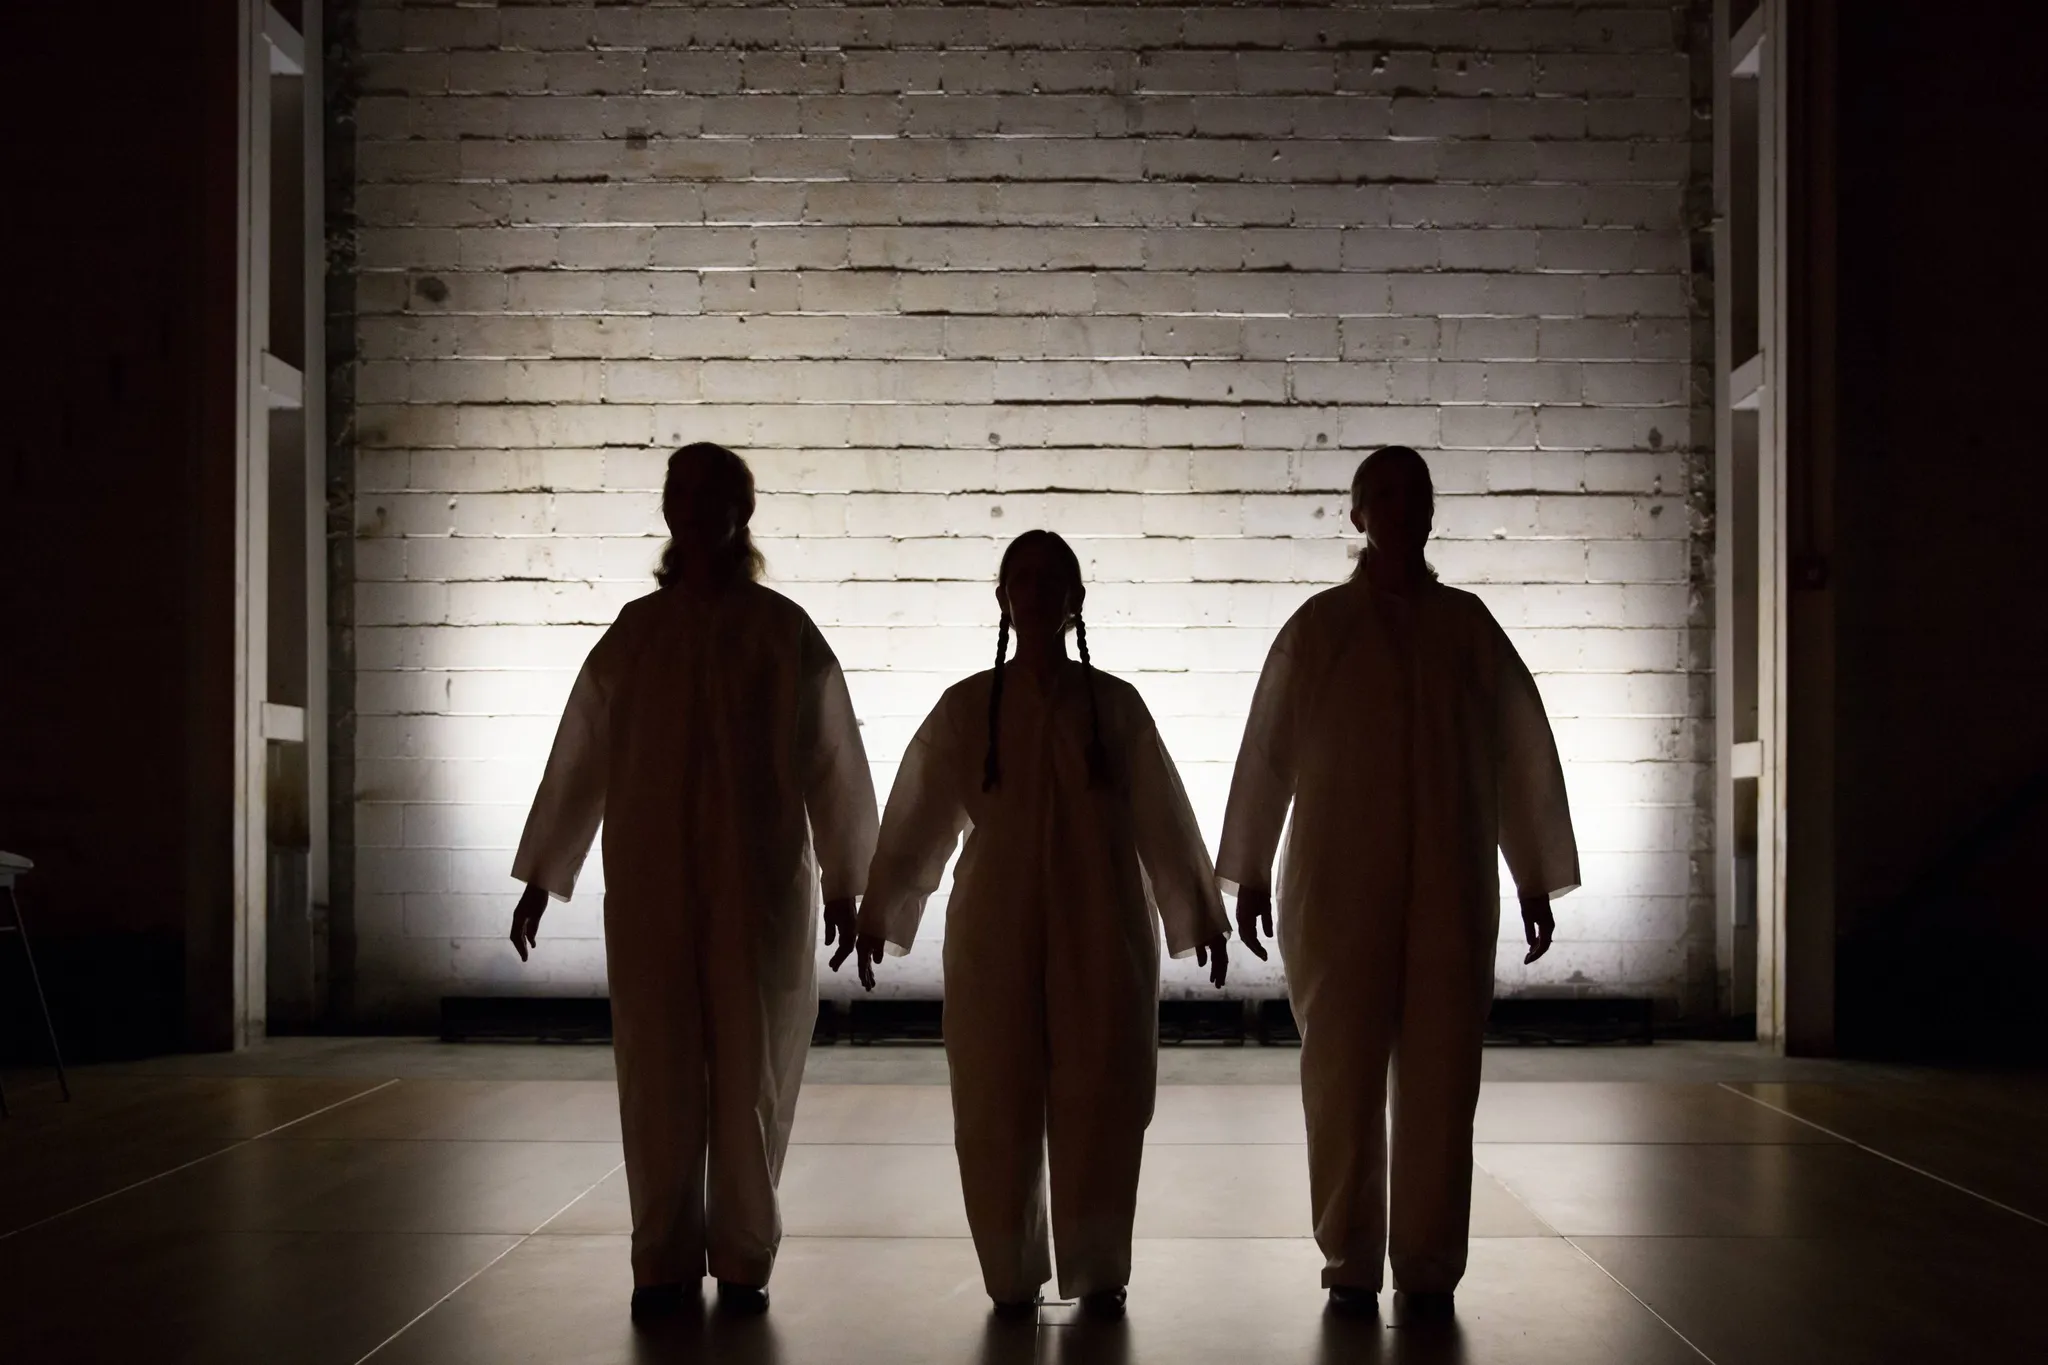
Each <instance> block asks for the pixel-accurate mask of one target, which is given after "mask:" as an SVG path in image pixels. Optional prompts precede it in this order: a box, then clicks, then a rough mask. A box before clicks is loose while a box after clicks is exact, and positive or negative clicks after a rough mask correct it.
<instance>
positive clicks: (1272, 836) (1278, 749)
mask: <svg viewBox="0 0 2048 1365" xmlns="http://www.w3.org/2000/svg"><path fill="white" fill-rule="evenodd" d="M1301 619H1302V618H1301V615H1300V614H1299V613H1297V614H1296V615H1295V617H1294V619H1293V620H1291V621H1289V622H1288V623H1287V624H1286V626H1285V627H1283V628H1282V629H1281V631H1280V636H1279V638H1278V639H1276V640H1274V641H1273V648H1272V650H1271V651H1269V652H1268V653H1267V655H1266V667H1265V669H1264V671H1262V672H1261V673H1260V674H1259V686H1258V690H1257V691H1256V692H1254V693H1253V694H1252V712H1251V715H1250V716H1249V717H1248V718H1247V719H1246V721H1245V726H1244V742H1243V743H1242V744H1241V745H1240V746H1239V747H1238V751H1237V767H1236V769H1235V770H1234V771H1233V772H1232V773H1231V775H1230V803H1229V804H1228V805H1227V806H1225V807H1224V813H1223V842H1222V845H1221V847H1219V848H1218V850H1217V856H1216V875H1217V878H1218V880H1219V881H1220V882H1221V884H1222V887H1223V889H1224V890H1225V891H1228V892H1231V893H1233V894H1234V893H1236V892H1238V891H1239V890H1241V889H1243V888H1244V887H1247V886H1253V887H1271V886H1272V884H1273V855H1274V853H1275V852H1277V851H1278V849H1279V847H1280V831H1281V830H1282V829H1283V828H1284V827H1285V826H1286V824H1287V807H1288V806H1289V805H1290V804H1291V803H1292V802H1293V800H1294V783H1295V774H1296V761H1297V757H1296V750H1295V727H1296V725H1297V724H1298V722H1299V719H1300V718H1299V717H1298V716H1297V715H1296V714H1295V712H1296V709H1297V708H1296V699H1295V675H1296V672H1297V655H1298V651H1299V649H1300V639H1301Z"/></svg>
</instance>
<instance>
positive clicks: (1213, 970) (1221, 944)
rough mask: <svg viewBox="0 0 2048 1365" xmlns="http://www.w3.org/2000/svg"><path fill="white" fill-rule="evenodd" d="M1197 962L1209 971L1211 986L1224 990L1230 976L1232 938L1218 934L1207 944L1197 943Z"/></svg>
mask: <svg viewBox="0 0 2048 1365" xmlns="http://www.w3.org/2000/svg"><path fill="white" fill-rule="evenodd" d="M1195 961H1196V963H1198V964H1199V965H1201V966H1204V967H1207V968H1208V969H1209V984H1210V985H1212V986H1214V987H1215V988H1216V989H1217V990H1219V991H1220V990H1222V989H1223V983H1224V981H1226V980H1227V979H1228V978H1229V976H1230V936H1229V935H1227V934H1218V935H1216V937H1214V938H1212V939H1210V940H1209V941H1208V942H1207V943H1197V944H1196V945H1195Z"/></svg>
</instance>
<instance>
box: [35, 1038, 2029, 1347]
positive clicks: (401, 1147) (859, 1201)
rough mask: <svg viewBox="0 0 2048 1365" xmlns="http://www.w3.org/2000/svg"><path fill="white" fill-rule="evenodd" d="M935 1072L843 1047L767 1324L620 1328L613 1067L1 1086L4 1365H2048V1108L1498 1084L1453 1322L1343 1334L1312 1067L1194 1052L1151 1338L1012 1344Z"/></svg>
mask: <svg viewBox="0 0 2048 1365" xmlns="http://www.w3.org/2000/svg"><path fill="white" fill-rule="evenodd" d="M938 1063H939V1054H937V1053H936V1052H935V1051H932V1050H919V1049H903V1050H900V1051H894V1052H892V1051H890V1050H886V1049H848V1048H844V1047H841V1048H834V1049H830V1050H821V1051H820V1052H818V1053H817V1054H815V1055H814V1058H813V1065H812V1071H811V1075H812V1082H811V1084H810V1085H809V1086H807V1088H806V1089H805V1091H804V1094H803V1100H802V1103H801V1106H800V1109H799V1114H798V1124H797V1134H796V1145H795V1147H794V1148H793V1149H792V1152H791V1156H790V1160H789V1166H788V1170H787V1172H786V1174H785V1177H784V1182H783V1190H784V1200H785V1216H786V1220H787V1229H788V1240H787V1241H786V1242H785V1244H784V1249H783V1254H782V1260H781V1262H780V1264H779V1266H778V1268H777V1271H776V1276H775V1282H774V1286H773V1288H774V1296H775V1297H774V1304H773V1308H772V1311H771V1312H770V1314H769V1315H768V1316H767V1318H765V1319H760V1320H741V1321H735V1320H728V1319H724V1318H721V1317H720V1316H719V1315H718V1314H716V1313H715V1312H706V1313H704V1314H703V1315H701V1316H698V1317H692V1318H686V1319H684V1320H681V1321H679V1322H676V1323H673V1324H670V1325H668V1326H665V1327H664V1328H662V1329H661V1330H659V1331H654V1332H635V1331H634V1330H633V1329H632V1328H631V1327H630V1326H629V1325H628V1323H627V1321H626V1315H625V1302H626V1295H627V1292H628V1289H629V1284H628V1274H627V1269H626V1244H625V1236H624V1234H625V1232H626V1204H625V1189H624V1176H623V1174H622V1173H621V1171H620V1169H619V1148H618V1118H617V1113H616V1110H615V1107H614V1095H613V1090H612V1085H611V1081H610V1079H609V1075H610V1063H609V1056H608V1054H606V1053H605V1052H604V1051H603V1050H602V1049H580V1048H571V1049H530V1048H471V1049H459V1048H442V1047H439V1046H438V1045H434V1044H429V1043H422V1042H406V1041H392V1040H376V1041H371V1040H363V1041H337V1040H324V1041H320V1042H311V1041H308V1042H301V1043H279V1044H272V1045H270V1046H268V1047H266V1048H263V1049H259V1050H256V1051H254V1052H251V1053H245V1054H241V1055H239V1056H236V1057H232V1058H183V1059H167V1060H165V1061H161V1062H157V1063H151V1064H146V1065H139V1066H129V1067H103V1068H89V1069H87V1070H85V1071H84V1072H83V1073H81V1074H79V1075H78V1076H77V1077H76V1078H75V1081H74V1084H75V1087H76V1091H77V1099H76V1100H75V1101H74V1102H73V1103H71V1104H68V1105H66V1104H61V1103H59V1102H58V1100H57V1097H56V1094H55V1090H54V1087H53V1086H50V1085H48V1084H46V1083H43V1082H41V1081H39V1080H38V1079H37V1078H35V1077H34V1076H33V1075H32V1074H29V1073H23V1074H17V1075H10V1076H8V1077H7V1078H6V1083H7V1093H8V1098H9V1100H10V1103H11V1104H12V1107H13V1117H11V1118H9V1119H6V1120H0V1304H4V1308H0V1360H5V1361H9V1362H13V1361H22V1362H31V1361H33V1362H38V1363H39V1365H42V1363H46V1362H60V1361H107V1360H128V1359H147V1360H150V1361H153V1362H155V1361H195V1362H198V1361H204V1362H209V1363H211V1362H239V1361H251V1362H254V1361H263V1362H330V1361H331V1362H337V1363H338V1365H351V1363H352V1362H359V1361H363V1360H374V1361H376V1362H379V1363H380V1365H397V1363H398V1362H436V1363H437V1365H438V1363H441V1362H471V1361H474V1362H493V1363H494V1365H495V1363H496V1362H507V1361H549V1362H555V1361H577V1362H611V1361H620V1362H628V1361H630V1362H665V1361H676V1362H686V1361H688V1362H694V1361H705V1362H709V1361H719V1362H733V1363H734V1365H750V1363H752V1362H778V1363H786V1365H805V1363H807V1362H813V1361H815V1362H831V1363H832V1365H840V1363H841V1362H845V1363H846V1365H859V1363H860V1362H868V1361H873V1362H889V1363H891V1365H894V1363H895V1362H904V1363H905V1365H910V1363H913V1362H933V1363H934V1365H937V1363H938V1362H946V1363H947V1365H952V1363H954V1362H988V1363H990V1365H995V1363H997V1362H1018V1363H1019V1365H1024V1363H1025V1362H1031V1363H1033V1365H1036V1363H1037V1362H1075V1363H1076V1365H1078V1363H1080V1362H1094V1361H1101V1362H1148V1363H1149V1362H1175V1363H1176V1365H1205V1362H1211V1361H1215V1362H1223V1361H1230V1362H1242V1361H1258V1362H1271V1363H1272V1365H1286V1363H1288V1362H1303V1363H1304V1365H1306V1363H1307V1362H1336V1361H1405V1362H1474V1365H1477V1363H1478V1362H1492V1361H1501V1362H1510V1361H1511V1362H1518V1363H1526V1365H1541V1363H1542V1362H1551V1361H1555V1362H1560V1365H1563V1363H1564V1362H1570V1363H1571V1365H1601V1363H1603V1362H1614V1365H1659V1363H1660V1362H1666V1361H1669V1362H1674V1363H1675V1362H1698V1361H1701V1360H1706V1361H1712V1362H1716V1363H1717V1365H1734V1363H1735V1362H1796V1365H1829V1363H1830V1362H1845V1363H1846V1362H1857V1363H1858V1365H1863V1363H1864V1362H1885V1361H1913V1362H1930V1361H1948V1360H1956V1361H1964V1360H1968V1361H1979V1360H1981V1361H2008V1360H2009V1361H2032V1360H2048V1315H2044V1314H2043V1313H2041V1312H2040V1311H2039V1308H2038V1305H2037V1304H2036V1303H2035V1302H2034V1299H2035V1298H2036V1297H2037V1295H2038V1284H2039V1282H2040V1278H2041V1270H2042V1267H2043V1266H2048V1170H2044V1163H2043V1162H2042V1160H2041V1154H2042V1152H2043V1151H2048V1141H2044V1138H2048V1132H2044V1128H2048V1123H2044V1120H2048V1083H2044V1082H2043V1081H2042V1080H2041V1079H2040V1078H2038V1077H2014V1076H1970V1075H1959V1074H1941V1073H1934V1072H1912V1071H1903V1070H1897V1069H1876V1068H1859V1067H1855V1066H1849V1065H1844V1064H1801V1063H1785V1062H1776V1061H1771V1060H1770V1059H1767V1058H1763V1057H1760V1056H1758V1055H1757V1054H1756V1053H1755V1052H1754V1051H1753V1050H1751V1049H1747V1048H1731V1047H1725V1046H1723V1047H1718V1048H1716V1047H1699V1046H1694V1047H1690V1048H1687V1047H1682V1046H1681V1047H1662V1046H1660V1047H1657V1048H1652V1049H1628V1050H1612V1051H1607V1052H1594V1051H1579V1052H1564V1051H1554V1050H1553V1051H1546V1052H1542V1053H1535V1052H1530V1053H1521V1054H1514V1053H1489V1054H1488V1077H1489V1079H1488V1084H1487V1087H1486V1090H1485V1093H1484V1097H1483V1099H1482V1102H1481V1106H1480V1114H1479V1122H1478V1138H1479V1144H1480V1145H1479V1148H1478V1151H1479V1164H1480V1168H1481V1169H1480V1170H1479V1172H1478V1173H1477V1174H1476V1176H1475V1179H1474V1190H1473V1193H1474V1202H1473V1209H1474V1219H1473V1234H1474V1238H1475V1240H1474V1244H1473V1253H1472V1270H1471V1274H1470V1276H1469V1277H1468V1278H1467V1280H1466V1282H1465V1286H1464V1288H1463V1289H1462V1290H1461V1291H1460V1293H1459V1296H1458V1311H1457V1319H1456V1321H1455V1322H1454V1323H1451V1324H1441V1325H1439V1324H1419V1323H1418V1324H1412V1325H1410V1324H1404V1323H1402V1322H1401V1321H1400V1319H1399V1317H1398V1314H1397V1313H1396V1312H1395V1311H1394V1305H1393V1303H1392V1302H1391V1296H1389V1299H1388V1301H1386V1308H1387V1313H1386V1318H1385V1320H1382V1321H1379V1322H1373V1321H1366V1322H1358V1321H1354V1320H1345V1319H1334V1318H1330V1317H1327V1316H1325V1315H1324V1313H1323V1311H1322V1306H1323V1305H1322V1294H1321V1291H1320V1290H1319V1289H1318V1288H1317V1280H1316V1272H1317V1269H1318V1265H1319V1262H1318V1258H1317V1255H1316V1252H1315V1248H1314V1246H1313V1244H1312V1243H1310V1242H1309V1241H1308V1240H1307V1239H1306V1237H1305V1233H1306V1231H1307V1228H1306V1220H1307V1200H1308V1195H1307V1173H1306V1168H1305V1163H1304V1158H1303V1151H1302V1145H1301V1111H1300V1105H1299V1099H1298V1096H1297V1095H1296V1093H1295V1091H1294V1089H1293V1086H1292V1083H1291V1075H1290V1073H1291V1070H1292V1066H1293V1054H1290V1053H1284V1052H1278V1051H1273V1052H1266V1051H1262V1050H1260V1049H1256V1048H1247V1049H1237V1050H1229V1051H1225V1050H1215V1051H1202V1050H1195V1049H1183V1050H1178V1051H1177V1052H1175V1053H1174V1054H1172V1055H1171V1056H1169V1057H1168V1058H1167V1059H1166V1064H1165V1066H1164V1068H1163V1074H1164V1076H1165V1077H1166V1079H1167V1080H1168V1081H1169V1082H1170V1083H1169V1084H1167V1085H1165V1086H1163V1087H1162V1089H1161V1092H1160V1097H1159V1111H1158V1117H1157V1118H1156V1120H1155V1121H1154V1124H1153V1128H1152V1133H1151V1144H1150V1147H1149V1149H1148V1152H1147V1155H1146V1162H1145V1170H1144V1182H1143V1186H1142V1190H1141V1194H1140V1201H1139V1215H1138V1236H1139V1243H1138V1247H1137V1252H1136V1268H1135V1273H1134V1277H1133V1282H1132V1285H1131V1315H1130V1319H1129V1321H1128V1322H1126V1323H1124V1324H1121V1325H1119V1326H1116V1327H1103V1326H1100V1325H1096V1324H1089V1323H1082V1322H1075V1321H1073V1320H1072V1318H1073V1314H1072V1313H1071V1311H1070V1310H1067V1309H1065V1308H1062V1307H1060V1306H1058V1305H1049V1306H1048V1307H1047V1308H1046V1310H1045V1311H1044V1312H1043V1314H1042V1315H1041V1322H1040V1324H1039V1325H1038V1326H1036V1327H1034V1326H1033V1325H1031V1324H1029V1323H1026V1324H1023V1325H1021V1326H1018V1325H1012V1324H1008V1323H996V1322H994V1321H992V1320H991V1319H990V1317H989V1315H988V1312H987V1308H988V1304H987V1300H986V1299H985V1298H984V1297H983V1296H982V1292H981V1285H980V1279H979V1276H978V1275H977V1273H976V1269H975V1262H974V1254H973V1249H972V1246H971V1244H970V1243H969V1242H968V1241H967V1240H966V1231H967V1229H966V1225H965V1221H964V1218H963V1216H962V1213H961V1207H960V1195H959V1187H958V1183H957V1180H956V1178H955V1174H954V1167H953V1162H952V1156H951V1153H950V1151H949V1150H948V1144H949V1141H950V1137H951V1115H950V1111H949V1109H948V1100H947V1094H946V1090H945V1088H944V1085H943V1069H942V1067H941V1066H939V1064H938Z"/></svg>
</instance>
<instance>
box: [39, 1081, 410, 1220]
mask: <svg viewBox="0 0 2048 1365" xmlns="http://www.w3.org/2000/svg"><path fill="white" fill-rule="evenodd" d="M397 1084H398V1078H397V1077H396V1076H394V1077H392V1078H391V1079H390V1080H388V1081H383V1082H380V1083H379V1084H377V1085H373V1086H371V1087H370V1088H369V1089H367V1090H358V1091H357V1092H356V1093H355V1094H353V1095H349V1096H346V1097H344V1098H342V1099H338V1100H336V1101H335V1102H334V1103H332V1104H326V1105H322V1106H321V1107H320V1108H318V1109H315V1110H313V1111H311V1112H310V1113H305V1114H301V1115H299V1116H298V1117H297V1118H295V1119H290V1120H288V1121H286V1122H284V1123H280V1124H278V1125H277V1126H276V1127H275V1128H266V1129H264V1130H263V1131H262V1132H260V1133H257V1134H255V1135H253V1136H251V1137H245V1138H240V1139H237V1140H236V1141H234V1142H230V1143H229V1144H228V1145H227V1146H225V1147H219V1148H216V1149H214V1150H213V1151H211V1152H208V1153H206V1154H205V1155H204V1156H195V1157H193V1158H192V1159H191V1160H190V1161H183V1162H180V1163H178V1164H177V1165H176V1166H172V1167H170V1168H169V1169H167V1170H162V1171H158V1172H157V1173H156V1174H155V1175H146V1176H144V1177H143V1178H142V1179H140V1180H136V1181H131V1182H130V1183H128V1184H126V1185H123V1186H122V1187H121V1188H120V1189H118V1190H108V1191H107V1192H106V1193H105V1194H98V1195H94V1196H93V1197H92V1198H90V1199H88V1200H86V1201H85V1202H84V1203H81V1204H73V1205H72V1206H71V1207H70V1208H68V1209H60V1210H58V1211H57V1212H56V1213H53V1214H49V1215H48V1216H46V1217H43V1218H38V1219H36V1221H35V1222H33V1223H27V1224H24V1225H23V1226H21V1227H18V1228H15V1229H13V1230H12V1231H9V1232H0V1242H4V1241H6V1240H7V1239H8V1238H10V1237H19V1236H21V1234H23V1233H25V1232H34V1231H35V1230H36V1229H37V1228H39V1227H43V1226H45V1225H47V1224H50V1223H54V1222H56V1221H57V1220H58V1219H60V1218H69V1217H70V1216H71V1215H72V1214H74V1213H79V1212H81V1211H83V1210H85V1209H89V1208H91V1207H92V1206H93V1205H95V1204H104V1203H106V1202H107V1201H108V1200H109V1199H118V1198H120V1197H121V1196H122V1195H124V1194H127V1193H129V1192H130V1191H131V1190H139V1189H141V1188H142V1187H143V1186H144V1185H153V1184H155V1183H156V1182H157V1181H159V1180H162V1179H164V1178H166V1177H167V1176H173V1175H176V1174H177V1173H178V1172H180V1171H189V1170H190V1169H192V1168H193V1167H194V1166H197V1165H199V1164H201V1163H202V1162H207V1161H211V1160H213V1159H214V1158H215V1157H217V1156H226V1155H227V1154H228V1153H229V1152H233V1151H238V1150H240V1149H241V1148H243V1147H247V1146H248V1145H249V1144H250V1143H252V1142H261V1141H262V1140H263V1139H264V1138H267V1137H269V1136H271V1135H272V1134H273V1133H281V1132H283V1131H284V1130H285V1129H287V1128H289V1127H291V1126H292V1125H293V1124H296V1123H304V1122H305V1121H306V1120H307V1119H316V1118H319V1117H320V1116H321V1115H322V1114H325V1113H328V1112H330V1111H332V1110H335V1109H339V1108H341V1107H342V1106H343V1105H344V1104H354V1103H355V1102H356V1101H357V1100H359V1099H362V1098H363V1097H364V1096H366V1095H374V1094H376V1093H377V1092H378V1091H380V1090H386V1089H389V1088H390V1087H391V1086H394V1085H397Z"/></svg>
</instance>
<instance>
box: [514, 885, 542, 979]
mask: <svg viewBox="0 0 2048 1365" xmlns="http://www.w3.org/2000/svg"><path fill="white" fill-rule="evenodd" d="M547 908H548V893H547V889H546V888H545V887H539V886H534V885H532V884H531V883H529V884H528V885H527V888H526V889H525V890H524V891H522V892H520V893H519V904H518V905H516V906H514V907H513V908H512V946H513V947H514V948H517V949H518V950H519V960H520V961H521V962H524V961H526V950H527V949H528V948H531V947H532V946H533V940H534V936H535V935H537V934H538V933H540V917H541V915H542V914H543V913H544V912H545V911H546V910H547Z"/></svg>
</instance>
